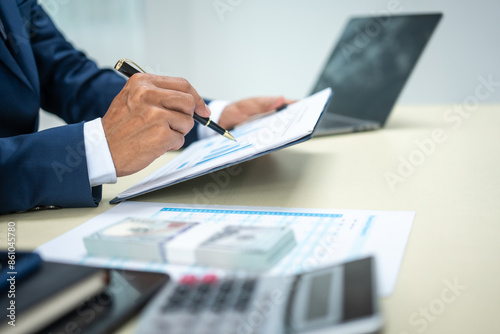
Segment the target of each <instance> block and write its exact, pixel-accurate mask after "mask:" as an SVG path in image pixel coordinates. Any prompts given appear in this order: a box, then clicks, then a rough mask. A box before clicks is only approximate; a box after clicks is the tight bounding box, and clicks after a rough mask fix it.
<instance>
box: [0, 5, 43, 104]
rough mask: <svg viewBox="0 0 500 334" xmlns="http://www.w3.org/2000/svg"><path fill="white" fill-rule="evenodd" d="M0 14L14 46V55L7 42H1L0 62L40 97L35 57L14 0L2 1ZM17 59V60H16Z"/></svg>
mask: <svg viewBox="0 0 500 334" xmlns="http://www.w3.org/2000/svg"><path fill="white" fill-rule="evenodd" d="M0 13H1V14H3V15H2V21H3V24H4V26H5V29H6V30H7V35H8V38H9V41H10V42H11V44H12V51H13V54H12V53H11V52H10V51H9V49H8V48H7V45H6V44H5V43H6V42H4V41H0V60H1V61H3V62H4V63H5V65H6V66H7V67H8V68H9V69H10V70H11V71H12V72H13V73H14V74H15V75H16V76H17V77H18V78H19V79H20V80H21V81H22V82H23V83H25V84H26V85H27V86H28V87H29V88H31V89H32V90H33V91H34V92H35V93H37V95H40V87H39V81H38V71H37V69H36V63H35V57H34V56H33V50H32V49H31V43H30V39H29V35H28V33H27V32H26V31H25V29H24V24H23V20H22V18H21V15H20V13H19V9H18V8H17V5H16V2H15V1H14V0H1V1H0ZM14 57H15V58H14Z"/></svg>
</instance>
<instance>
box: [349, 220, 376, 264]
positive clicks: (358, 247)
mask: <svg viewBox="0 0 500 334" xmlns="http://www.w3.org/2000/svg"><path fill="white" fill-rule="evenodd" d="M374 220H375V216H370V217H368V220H367V221H366V223H365V226H364V227H363V231H361V234H360V235H359V237H358V238H356V240H355V241H354V243H353V244H352V246H351V249H350V250H349V255H348V257H347V258H355V257H357V256H359V255H360V254H362V253H361V251H362V250H363V247H364V245H365V243H366V241H367V240H368V231H369V230H370V228H371V227H372V226H373V221H374Z"/></svg>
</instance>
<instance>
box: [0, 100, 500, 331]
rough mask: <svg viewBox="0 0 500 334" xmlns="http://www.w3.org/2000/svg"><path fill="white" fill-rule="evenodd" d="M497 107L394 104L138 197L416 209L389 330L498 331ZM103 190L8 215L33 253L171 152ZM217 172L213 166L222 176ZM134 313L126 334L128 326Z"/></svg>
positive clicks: (390, 304) (388, 304)
mask: <svg viewBox="0 0 500 334" xmlns="http://www.w3.org/2000/svg"><path fill="white" fill-rule="evenodd" d="M499 125H500V106H488V105H482V106H480V107H478V108H475V109H474V110H471V111H470V112H463V113H462V114H459V113H456V112H454V111H453V110H452V109H451V108H450V107H449V106H397V107H396V108H395V110H394V111H393V114H392V116H391V118H390V119H389V121H388V123H387V125H386V127H385V128H384V129H383V130H379V131H372V132H364V133H357V134H349V135H338V136H331V137H321V138H314V139H312V140H309V141H307V142H305V143H302V144H300V145H297V146H294V147H290V148H287V149H284V150H281V151H278V152H273V153H272V154H270V155H267V156H263V157H260V158H258V159H255V160H252V161H248V162H245V163H243V164H241V165H240V168H237V169H233V171H236V173H233V174H236V175H232V176H231V177H230V178H229V181H227V182H226V181H225V183H227V184H224V183H223V182H222V181H221V182H220V186H217V187H214V184H216V182H215V180H214V178H213V177H212V176H210V175H207V176H203V177H200V178H197V179H195V180H191V181H187V182H184V183H182V184H178V185H175V186H172V187H170V188H166V189H162V190H159V191H156V192H154V193H150V194H146V195H143V196H141V197H138V198H137V200H140V201H150V202H173V203H206V204H222V205H263V206H282V207H307V208H337V209H374V210H410V211H416V213H417V214H416V218H415V222H414V225H413V228H412V232H411V235H410V238H409V242H408V246H407V249H406V253H405V256H404V259H403V263H402V267H401V271H400V274H399V276H398V280H397V284H396V287H395V290H394V293H393V294H392V295H391V296H390V297H388V298H384V299H382V307H383V312H384V317H385V319H386V327H385V331H384V333H395V334H412V333H422V332H425V333H429V334H430V333H440V334H441V333H494V332H500V322H499V321H498V302H499V301H500V284H499V283H498V281H499V278H498V276H497V275H499V274H500V270H499V268H500V264H499V261H498V259H497V257H498V255H500V242H498V236H499V234H500V204H499V203H500V196H499V195H500V176H499V172H500V154H499V148H498V146H499V143H500V131H499ZM175 155H176V153H168V154H166V155H165V156H163V157H161V158H160V159H158V160H157V161H155V162H154V163H153V164H152V165H151V166H149V167H148V168H147V169H145V170H144V171H142V172H140V173H138V174H136V175H133V176H129V177H125V178H121V179H120V180H119V181H118V183H117V184H115V185H106V186H104V191H103V201H102V203H101V205H100V206H99V207H98V208H83V209H64V210H57V211H46V212H37V213H27V214H19V215H10V216H0V221H1V222H2V224H0V240H2V244H4V240H5V238H6V234H7V224H5V222H7V221H15V222H16V226H17V247H18V249H34V248H36V247H38V246H40V245H41V244H43V243H45V242H47V241H49V240H51V239H53V238H55V237H57V236H59V235H60V234H62V233H64V232H66V231H68V230H70V229H72V228H74V227H76V226H78V225H80V224H82V223H84V222H85V221H87V220H89V219H91V218H92V217H94V216H96V215H98V214H100V213H102V212H104V211H106V210H108V209H109V208H110V207H111V205H110V204H109V203H108V201H109V200H110V199H112V198H113V197H114V195H116V194H117V193H119V192H121V191H123V190H125V189H126V188H128V187H129V186H130V185H132V184H133V183H135V182H137V181H139V180H141V179H142V178H143V177H144V176H146V175H148V174H149V173H151V172H152V171H153V170H155V169H156V168H158V167H159V166H160V165H162V164H164V163H166V162H167V161H169V160H170V159H172V158H173V157H174V156H175ZM215 175H217V174H215ZM134 326H135V322H134V321H131V322H130V323H128V324H127V325H125V326H124V327H123V329H122V330H120V331H119V332H120V333H129V332H132V330H133V328H134Z"/></svg>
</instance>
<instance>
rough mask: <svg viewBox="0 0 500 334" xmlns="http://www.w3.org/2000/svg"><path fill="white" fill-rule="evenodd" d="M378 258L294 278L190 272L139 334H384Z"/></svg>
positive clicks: (165, 291) (146, 316)
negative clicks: (378, 297) (231, 275)
mask: <svg viewBox="0 0 500 334" xmlns="http://www.w3.org/2000/svg"><path fill="white" fill-rule="evenodd" d="M374 266H375V264H374V259H373V258H372V257H369V258H365V259H360V260H355V261H351V262H347V263H343V264H337V265H333V266H329V267H324V268H320V269H315V270H313V271H310V272H307V273H302V274H297V275H293V276H255V275H252V274H248V275H241V276H237V277H226V276H225V277H218V276H216V275H213V274H206V275H204V276H194V275H185V276H183V277H182V278H180V279H179V280H178V281H176V282H173V281H170V282H169V283H168V284H167V285H165V286H164V287H163V288H162V289H161V290H160V292H158V293H157V295H156V296H155V297H154V299H153V300H152V301H151V302H150V303H149V305H148V306H147V307H146V309H145V310H144V312H143V314H142V315H141V319H140V322H139V325H138V329H137V332H138V333H141V334H142V333H147V334H160V333H169V334H177V333H178V334H181V333H182V334H184V333H190V334H204V333H207V334H208V333H210V334H212V333H218V334H219V333H220V334H233V333H234V334H251V333H273V334H275V333H311V334H312V333H315V334H319V333H342V334H347V333H378V332H379V330H380V329H381V327H382V317H381V315H380V311H379V307H378V302H377V294H376V285H375V271H374Z"/></svg>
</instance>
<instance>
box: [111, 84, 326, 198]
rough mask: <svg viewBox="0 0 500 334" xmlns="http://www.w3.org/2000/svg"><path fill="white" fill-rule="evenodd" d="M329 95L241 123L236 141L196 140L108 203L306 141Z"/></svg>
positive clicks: (321, 113)
mask: <svg viewBox="0 0 500 334" xmlns="http://www.w3.org/2000/svg"><path fill="white" fill-rule="evenodd" d="M332 95H333V92H332V89H331V88H326V89H324V90H322V91H320V92H318V93H316V94H313V95H311V96H308V97H306V98H304V99H302V100H300V101H298V102H295V103H293V104H291V105H288V106H287V107H286V108H285V109H283V110H281V111H280V112H278V113H274V114H271V115H268V116H266V117H263V118H260V119H257V120H254V121H252V122H249V123H245V124H242V125H241V126H238V127H236V128H235V129H234V130H231V133H232V134H233V136H234V137H235V138H236V140H237V141H236V142H233V141H229V140H227V139H225V138H223V137H221V136H212V137H209V138H205V139H202V140H199V141H197V142H195V143H193V144H191V145H190V146H189V147H187V148H186V149H184V151H183V152H182V153H181V154H179V155H178V156H177V157H176V158H175V159H173V160H172V161H170V162H169V163H167V164H166V165H164V166H163V167H160V168H159V169H158V170H156V171H155V172H154V173H152V174H151V175H149V176H147V177H146V178H144V179H143V180H142V181H140V182H139V183H137V184H135V185H133V186H132V187H130V188H129V189H127V190H125V191H123V192H121V193H120V194H118V195H116V197H115V198H113V199H112V200H111V201H110V203H111V204H116V203H119V202H122V201H124V200H128V199H130V198H133V197H137V196H140V195H143V194H146V193H149V192H152V191H155V190H158V189H162V188H165V187H168V186H171V185H174V184H177V183H180V182H183V181H187V180H190V179H193V178H196V177H198V176H201V175H205V174H208V173H212V172H215V171H218V170H220V169H223V168H227V167H230V166H233V165H236V164H239V163H241V162H244V161H248V160H251V159H255V158H257V157H260V156H262V155H265V154H269V153H271V152H273V151H276V150H280V149H283V148H285V147H288V146H291V145H295V144H298V143H301V142H303V141H305V140H308V139H310V138H311V137H312V135H313V133H314V130H315V129H316V126H317V124H318V122H319V120H320V118H321V116H322V115H323V113H324V111H325V109H326V107H327V106H328V103H329V102H330V99H331V97H332Z"/></svg>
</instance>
